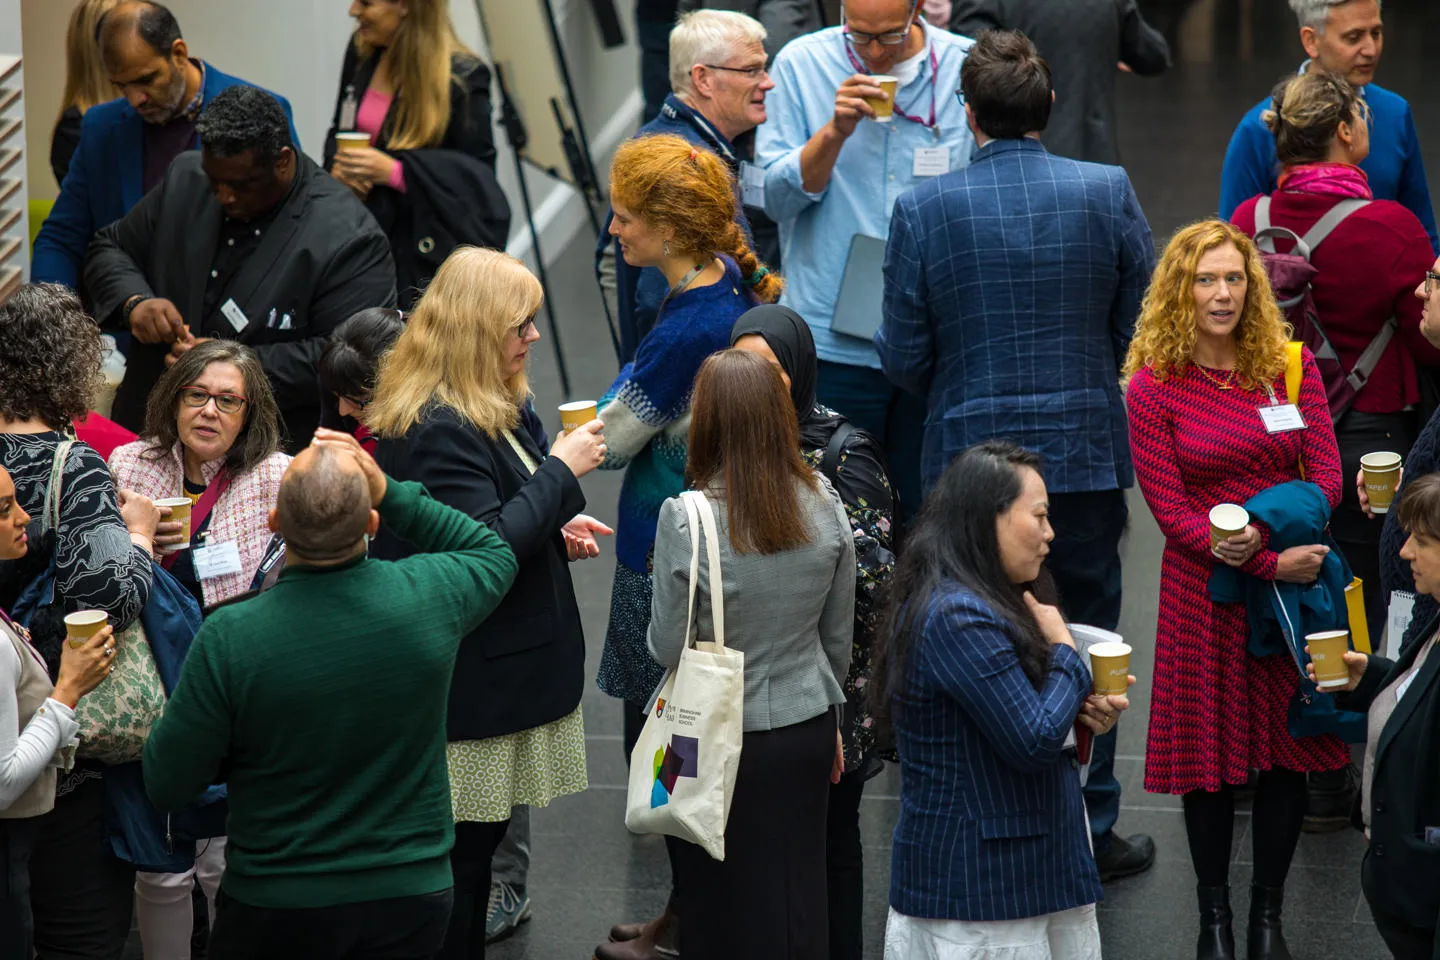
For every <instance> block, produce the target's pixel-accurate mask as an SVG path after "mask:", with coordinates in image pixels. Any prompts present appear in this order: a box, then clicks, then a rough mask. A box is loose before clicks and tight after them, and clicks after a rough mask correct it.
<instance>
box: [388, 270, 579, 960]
mask: <svg viewBox="0 0 1440 960" xmlns="http://www.w3.org/2000/svg"><path fill="white" fill-rule="evenodd" d="M541 302H542V293H541V289H540V282H539V281H538V280H536V279H535V276H534V275H533V274H531V273H530V271H529V270H528V269H526V267H525V265H524V264H523V263H521V262H520V261H519V260H516V259H515V258H514V257H511V256H509V255H507V254H504V253H500V252H498V251H495V250H483V249H479V248H476V247H462V248H460V249H459V250H456V251H455V252H454V253H453V254H451V255H450V257H449V258H448V259H447V260H446V261H445V263H444V264H442V265H441V267H440V270H439V272H438V273H436V274H435V279H434V280H433V281H431V283H430V286H429V287H428V288H427V289H426V291H425V295H424V296H423V297H421V298H420V301H419V303H417V304H416V306H415V309H414V311H413V312H412V313H411V314H410V319H409V322H408V323H407V324H406V327H405V331H404V332H403V333H402V334H401V335H400V337H399V339H398V340H396V341H395V346H394V347H392V348H391V349H390V352H389V353H388V354H386V355H385V357H384V359H383V360H382V361H381V364H380V373H379V376H378V378H377V380H376V383H375V398H374V400H373V401H372V402H371V404H370V406H369V407H368V408H367V410H366V425H367V426H368V427H369V428H370V430H371V432H372V433H374V434H375V435H376V436H378V437H379V438H380V440H379V444H378V446H377V448H376V451H375V459H376V462H378V463H379V464H380V466H381V468H382V469H384V471H385V472H386V473H387V474H388V475H390V476H391V477H394V478H395V479H397V480H416V481H419V482H420V483H423V484H424V485H425V488H426V489H427V490H428V491H429V492H430V495H431V496H433V497H434V498H435V499H437V500H439V501H440V502H442V503H445V504H448V505H450V506H452V507H454V508H456V509H457V510H461V511H464V512H465V513H467V514H469V515H470V516H471V517H474V518H475V519H476V520H480V521H482V522H484V523H486V524H488V525H489V526H490V527H491V528H492V529H494V530H495V532H496V533H498V534H500V536H501V537H503V538H504V539H505V541H506V543H508V544H509V545H510V547H511V549H512V550H514V552H515V557H516V559H517V560H518V561H519V562H520V571H519V573H518V574H517V576H516V577H515V583H514V586H512V587H511V589H510V592H509V594H507V595H506V597H505V599H504V600H503V601H502V602H501V604H500V606H499V607H497V608H496V610H495V612H494V613H492V614H491V615H490V617H489V618H488V619H487V620H486V621H485V622H484V623H483V624H482V625H481V626H480V627H479V628H478V629H477V630H476V631H475V632H474V633H472V634H471V635H470V636H468V637H466V638H465V640H464V642H463V643H462V644H461V646H460V654H459V657H458V658H457V659H456V662H455V674H454V678H453V680H452V681H451V687H450V712H449V719H448V740H449V747H448V751H447V760H448V765H449V768H450V791H451V803H452V806H453V808H454V812H455V821H456V823H455V847H454V849H453V850H452V851H451V854H450V862H451V866H452V869H453V871H454V875H455V905H454V910H453V912H452V914H451V919H450V930H449V933H448V934H447V936H446V940H445V950H444V952H443V953H442V956H443V957H445V958H455V960H460V958H464V960H472V958H480V957H484V955H485V913H486V908H487V901H488V899H489V896H490V859H491V857H492V856H493V854H494V852H495V848H496V847H497V846H498V845H499V843H500V840H501V839H502V838H503V837H504V835H505V830H506V826H507V824H508V822H509V818H510V810H511V808H512V807H513V806H516V805H521V804H524V805H529V806H541V807H543V806H545V805H546V804H548V803H549V802H550V801H551V800H553V799H554V798H556V797H560V796H564V795H566V794H570V793H577V792H579V791H581V790H584V789H585V787H586V785H587V781H586V778H585V731H584V727H583V725H582V722H581V716H580V693H581V689H582V687H583V686H584V682H585V676H584V674H585V637H584V634H583V632H582V630H581V624H580V610H579V608H578V607H577V606H576V603H575V589H574V586H573V585H572V584H571V582H570V570H569V561H570V560H572V559H581V558H582V556H593V555H594V554H595V553H596V552H598V549H594V550H591V551H590V552H586V548H594V547H595V540H594V538H595V534H596V533H604V532H606V530H605V528H604V527H603V525H600V524H598V523H597V522H596V521H593V520H591V519H590V518H589V517H585V516H582V515H580V511H581V510H582V509H583V508H584V506H585V495H584V494H583V493H582V492H581V490H580V483H579V478H580V477H583V476H584V475H585V474H587V473H589V472H590V471H591V470H593V469H595V467H597V466H598V465H599V464H600V462H601V460H603V459H604V457H605V441H604V438H603V436H602V432H601V430H602V426H601V423H600V421H599V420H594V421H591V422H590V423H589V424H587V425H585V426H583V427H580V428H579V429H577V430H575V431H573V432H570V433H561V434H560V436H559V437H558V438H557V439H556V441H555V443H554V445H553V446H552V447H550V449H549V450H546V449H545V448H544V446H543V445H542V444H541V443H538V442H537V441H536V439H535V438H534V437H533V436H532V435H531V434H530V433H529V432H528V431H527V430H525V429H524V428H523V427H522V421H521V413H520V408H521V406H522V405H523V404H524V403H525V401H526V399H527V398H528V396H529V383H528V380H527V379H526V376H525V362H526V358H527V357H528V356H529V353H530V348H531V347H532V346H533V345H534V344H535V342H536V341H538V340H539V339H540V332H539V331H538V330H537V329H536V327H535V313H536V311H538V310H539V309H540V305H541ZM412 552H414V548H413V547H412V546H411V545H410V544H409V543H407V542H405V541H403V540H401V539H400V538H399V537H397V536H396V535H395V533H393V532H392V531H390V530H387V529H386V528H384V527H383V526H382V527H381V530H380V534H379V536H378V537H377V538H376V540H375V542H374V544H373V545H372V548H371V553H372V554H373V555H374V556H376V557H380V558H382V559H399V558H401V557H405V556H408V555H410V554H411V553H412Z"/></svg>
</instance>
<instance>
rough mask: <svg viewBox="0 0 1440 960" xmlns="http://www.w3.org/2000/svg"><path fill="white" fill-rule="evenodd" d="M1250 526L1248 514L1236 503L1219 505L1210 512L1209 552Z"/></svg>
mask: <svg viewBox="0 0 1440 960" xmlns="http://www.w3.org/2000/svg"><path fill="white" fill-rule="evenodd" d="M1249 525H1250V514H1249V513H1248V512H1247V511H1246V510H1245V508H1244V507H1242V506H1240V505H1239V504H1236V503H1221V504H1218V505H1216V506H1215V507H1213V508H1212V509H1211V510H1210V550H1211V551H1212V552H1213V551H1214V550H1215V548H1216V547H1218V546H1220V544H1221V543H1222V542H1223V541H1225V540H1229V539H1230V538H1231V537H1233V536H1235V535H1236V534H1239V533H1244V532H1245V528H1246V527H1248V526H1249Z"/></svg>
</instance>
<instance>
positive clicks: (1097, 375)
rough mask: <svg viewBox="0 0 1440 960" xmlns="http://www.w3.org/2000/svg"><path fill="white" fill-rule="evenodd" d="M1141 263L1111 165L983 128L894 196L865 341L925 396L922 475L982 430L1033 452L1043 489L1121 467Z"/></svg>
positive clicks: (1076, 487)
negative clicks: (871, 337) (878, 291)
mask: <svg viewBox="0 0 1440 960" xmlns="http://www.w3.org/2000/svg"><path fill="white" fill-rule="evenodd" d="M1154 266H1155V247H1154V243H1153V241H1152V240H1151V237H1150V226H1149V224H1148V223H1146V221H1145V215H1144V214H1143V213H1142V212H1141V210H1140V203H1139V201H1138V200H1137V199H1136V198H1135V191H1134V189H1133V188H1132V187H1131V186H1130V178H1129V177H1128V176H1126V174H1125V171H1124V170H1123V169H1121V168H1120V167H1111V166H1104V165H1101V164H1096V163H1080V162H1078V161H1074V160H1066V159H1063V158H1061V157H1056V156H1053V155H1052V154H1050V153H1048V152H1046V150H1045V148H1044V147H1043V146H1041V145H1040V143H1039V141H1036V140H1032V139H1023V140H994V141H991V142H989V143H987V144H986V145H985V146H984V147H982V148H980V149H979V150H978V151H977V152H976V153H975V156H974V158H973V159H972V161H971V163H970V166H968V167H966V168H964V169H962V170H955V171H952V172H950V173H948V174H945V175H944V176H940V177H936V178H935V179H934V180H931V181H929V182H927V183H925V184H922V185H921V186H919V187H916V188H915V189H914V190H913V191H911V192H910V193H908V194H906V195H904V196H902V197H901V198H900V199H899V201H898V202H896V204H895V212H894V215H893V218H892V220H891V223H890V238H889V242H888V245H887V247H886V252H885V317H884V321H883V323H882V325H881V327H880V331H879V333H877V334H876V335H875V346H876V348H877V349H878V350H879V352H880V362H881V365H882V366H883V367H884V370H885V373H886V375H887V376H889V378H890V379H891V380H893V381H894V382H895V383H896V384H897V385H898V386H900V387H902V388H904V389H906V390H909V391H910V392H911V393H914V394H917V395H919V396H923V397H926V398H927V399H928V404H927V414H926V420H925V445H924V461H923V479H924V483H925V488H926V489H927V490H928V489H929V488H930V487H931V486H933V485H934V483H935V481H936V480H937V479H939V477H940V474H941V473H943V472H944V470H945V467H946V466H947V465H948V464H949V463H950V461H951V459H952V458H954V457H955V456H956V455H957V454H959V453H960V452H961V451H963V450H964V449H965V448H967V447H969V446H971V445H973V444H975V443H979V442H980V441H982V440H991V439H1006V440H1011V441H1014V442H1016V443H1019V444H1020V445H1022V446H1025V447H1028V448H1030V449H1033V450H1036V451H1038V452H1039V453H1040V454H1041V455H1042V456H1043V457H1044V458H1045V482H1046V485H1047V486H1048V487H1049V489H1050V490H1051V492H1056V493H1070V492H1079V491H1087V490H1118V489H1123V488H1125V487H1128V486H1130V485H1131V484H1132V483H1133V482H1134V470H1133V468H1132V466H1131V463H1130V445H1129V439H1128V436H1127V432H1126V425H1125V404H1124V401H1123V399H1122V398H1121V396H1120V386H1119V381H1120V366H1121V365H1122V364H1123V362H1124V359H1125V352H1126V350H1127V349H1129V346H1130V338H1131V336H1132V335H1133V333H1134V330H1135V318H1136V316H1137V315H1138V314H1139V311H1140V302H1141V300H1142V298H1143V297H1144V295H1145V288H1146V286H1147V284H1148V283H1149V280H1150V272H1151V270H1152V269H1153V268H1154Z"/></svg>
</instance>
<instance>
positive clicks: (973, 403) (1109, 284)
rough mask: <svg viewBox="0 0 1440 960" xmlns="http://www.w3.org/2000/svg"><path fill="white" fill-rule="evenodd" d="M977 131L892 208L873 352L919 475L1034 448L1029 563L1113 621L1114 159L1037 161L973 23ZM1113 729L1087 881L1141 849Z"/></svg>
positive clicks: (1019, 111)
mask: <svg viewBox="0 0 1440 960" xmlns="http://www.w3.org/2000/svg"><path fill="white" fill-rule="evenodd" d="M960 84H961V90H962V92H963V94H964V97H965V112H966V116H967V119H968V121H969V124H970V129H971V132H972V133H973V134H974V135H975V142H976V144H978V145H979V146H978V149H977V150H976V152H975V154H974V156H973V158H972V159H971V161H970V165H969V166H968V167H966V168H963V169H961V170H955V171H952V172H950V173H947V174H944V175H943V176H939V177H936V178H935V179H933V180H930V181H928V182H927V183H924V184H922V185H920V186H919V187H916V188H915V189H914V190H913V191H911V192H910V193H908V194H904V195H902V196H901V197H900V199H899V200H898V201H897V202H896V204H895V212H894V215H893V218H892V220H891V224H890V238H889V242H888V245H887V247H886V253H885V306H884V314H885V316H884V321H883V323H882V325H881V327H880V332H879V333H877V334H876V335H875V345H876V347H877V348H878V350H879V352H880V363H881V365H882V366H883V367H884V369H885V373H886V375H887V376H888V377H889V378H890V379H891V380H892V381H894V382H895V384H896V385H898V386H899V387H901V388H903V389H905V390H908V391H910V392H911V393H914V394H918V395H920V396H924V397H927V398H928V411H927V416H926V421H925V445H924V454H923V456H924V462H923V478H924V481H925V485H926V487H927V488H928V487H930V486H931V485H933V484H934V483H935V481H936V479H937V478H938V477H939V476H940V474H941V473H942V472H943V471H944V469H945V467H946V466H947V465H948V464H949V462H950V461H951V459H952V458H954V457H955V456H956V455H958V454H959V453H961V452H962V451H964V450H965V449H966V448H968V447H970V446H972V445H974V444H976V443H979V442H980V441H982V440H992V439H1004V440H1011V441H1013V442H1015V443H1019V444H1021V445H1022V446H1026V447H1029V448H1031V449H1033V450H1035V451H1037V452H1038V453H1040V454H1041V455H1042V456H1043V457H1044V458H1045V483H1046V486H1047V487H1048V488H1049V491H1050V522H1051V524H1052V525H1053V526H1054V528H1055V540H1054V542H1053V543H1051V545H1050V555H1049V559H1048V560H1047V563H1046V566H1047V567H1048V568H1049V570H1050V572H1051V574H1052V575H1053V576H1054V577H1055V581H1056V586H1057V587H1058V588H1059V591H1060V597H1061V600H1062V601H1063V606H1064V608H1065V611H1066V615H1067V616H1068V617H1069V619H1070V620H1071V621H1072V622H1078V623H1087V624H1090V625H1092V626H1097V627H1101V628H1103V629H1106V630H1114V629H1115V627H1116V626H1117V625H1118V624H1119V621H1120V537H1121V534H1122V533H1123V532H1124V530H1125V524H1126V520H1127V516H1128V515H1127V512H1126V506H1125V488H1126V487H1129V486H1130V485H1131V484H1132V483H1133V482H1134V470H1133V467H1132V466H1131V462H1130V445H1129V437H1128V435H1127V428H1126V422H1125V406H1124V400H1123V399H1122V398H1121V396H1120V386H1119V383H1120V367H1121V365H1122V364H1123V362H1124V359H1125V353H1126V351H1127V350H1128V349H1129V346H1130V339H1131V337H1132V335H1133V333H1134V328H1135V318H1136V317H1137V316H1138V314H1139V312H1140V302H1141V300H1142V298H1143V297H1144V294H1145V288H1146V286H1147V285H1148V283H1149V279H1150V272H1151V270H1152V268H1153V267H1154V264H1155V247H1154V243H1153V241H1152V240H1151V237H1150V226H1149V224H1147V223H1146V222H1145V215H1144V214H1143V213H1142V212H1141V210H1140V204H1139V202H1138V201H1137V200H1136V199H1135V191H1134V190H1133V189H1132V188H1131V186H1130V179H1129V177H1127V176H1126V175H1125V171H1124V170H1122V169H1120V168H1119V167H1106V166H1101V165H1099V164H1093V163H1079V162H1076V161H1073V160H1064V159H1061V158H1059V157H1055V156H1052V155H1051V154H1049V153H1048V152H1047V151H1046V149H1045V148H1044V147H1043V146H1041V145H1040V139H1039V136H1040V131H1042V130H1044V129H1045V125H1046V122H1047V121H1048V120H1049V116H1050V107H1051V104H1052V103H1053V100H1054V94H1053V85H1052V83H1051V75H1050V68H1049V65H1048V64H1046V62H1045V61H1044V60H1043V59H1041V57H1040V54H1039V52H1038V51H1037V50H1036V49H1035V45H1034V44H1033V43H1031V42H1030V41H1029V40H1028V39H1026V38H1025V36H1024V35H1023V34H1021V33H1018V32H1015V31H995V32H990V33H986V34H983V35H982V37H981V40H980V41H979V42H978V43H977V44H976V45H975V46H974V47H973V48H972V49H971V50H970V53H969V55H968V56H967V57H966V59H965V63H964V65H963V67H962V68H961V72H960ZM1114 749H1115V737H1114V732H1113V731H1111V733H1110V734H1107V735H1105V736H1103V737H1097V738H1096V741H1095V747H1094V754H1093V757H1092V760H1091V773H1090V779H1089V781H1088V782H1087V784H1086V788H1085V794H1086V796H1085V799H1086V806H1087V807H1088V808H1089V812H1090V825H1091V829H1092V830H1093V831H1094V833H1095V856H1096V861H1097V862H1098V864H1099V867H1100V875H1101V879H1112V878H1115V877H1120V876H1126V875H1128V874H1131V873H1138V872H1140V871H1141V870H1144V869H1146V868H1148V867H1149V866H1150V864H1151V863H1153V862H1154V857H1155V847H1154V843H1153V842H1152V841H1151V840H1150V838H1149V837H1145V836H1135V837H1131V838H1129V839H1128V840H1126V839H1122V838H1121V837H1118V836H1116V835H1115V833H1114V829H1113V828H1114V825H1115V821H1116V819H1117V818H1118V816H1119V813H1120V784H1119V782H1118V781H1117V780H1116V779H1115V775H1114Z"/></svg>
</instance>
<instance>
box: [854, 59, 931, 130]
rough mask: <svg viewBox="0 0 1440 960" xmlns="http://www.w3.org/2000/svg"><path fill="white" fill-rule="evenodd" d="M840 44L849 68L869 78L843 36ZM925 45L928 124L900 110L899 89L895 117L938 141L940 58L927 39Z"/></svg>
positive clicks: (866, 68) (897, 90)
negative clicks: (928, 86) (843, 49)
mask: <svg viewBox="0 0 1440 960" xmlns="http://www.w3.org/2000/svg"><path fill="white" fill-rule="evenodd" d="M840 42H841V43H843V44H845V56H847V57H849V58H850V66H852V67H854V68H855V69H856V71H857V72H859V73H863V74H865V75H866V76H867V77H868V76H870V69H869V68H868V67H866V66H865V64H863V63H861V62H860V58H859V57H857V56H855V51H854V50H852V49H851V48H850V41H849V40H848V39H846V38H845V37H844V36H841V38H840ZM925 43H926V45H927V46H928V47H929V48H930V122H929V123H926V122H925V121H924V120H921V119H920V118H919V117H912V116H910V114H908V113H906V112H905V111H904V110H901V109H900V102H899V101H900V89H899V87H896V89H895V101H896V102H895V115H896V116H899V117H903V118H904V119H906V120H909V121H910V122H911V123H918V124H920V126H922V127H924V128H926V129H927V130H929V131H930V132H931V133H933V134H935V139H936V140H939V139H940V128H939V127H938V126H936V125H935V87H936V85H937V84H938V83H939V82H940V77H939V71H940V58H939V57H938V56H936V54H935V44H934V43H933V42H931V41H930V40H929V39H928V38H927V39H926V41H925Z"/></svg>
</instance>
